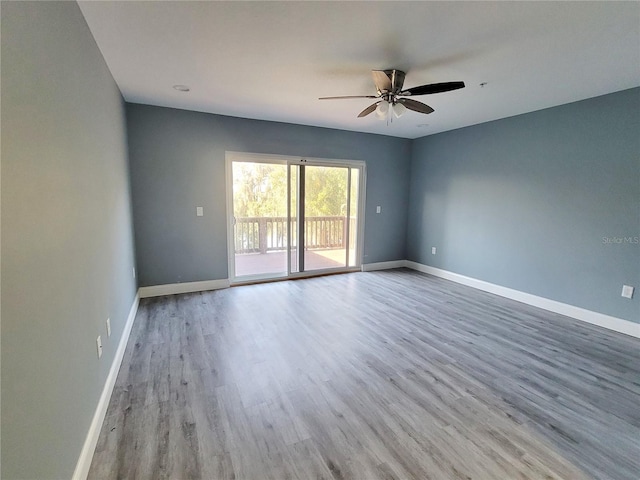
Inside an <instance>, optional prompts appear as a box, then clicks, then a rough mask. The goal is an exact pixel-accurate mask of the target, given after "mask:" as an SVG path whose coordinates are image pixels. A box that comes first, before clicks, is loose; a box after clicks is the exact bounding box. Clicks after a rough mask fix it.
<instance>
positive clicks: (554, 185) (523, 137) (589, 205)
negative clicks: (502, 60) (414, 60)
mask: <svg viewBox="0 0 640 480" xmlns="http://www.w3.org/2000/svg"><path fill="white" fill-rule="evenodd" d="M639 132H640V88H636V89H631V90H626V91H622V92H618V93H614V94H610V95H605V96H602V97H597V98H593V99H589V100H585V101H581V102H577V103H572V104H568V105H563V106H560V107H555V108H550V109H546V110H541V111H538V112H533V113H529V114H526V115H520V116H517V117H512V118H507V119H503V120H498V121H494V122H490V123H485V124H481V125H477V126H473V127H468V128H464V129H460V130H455V131H450V132H446V133H442V134H438V135H433V136H429V137H424V138H421V139H418V140H416V141H414V143H413V145H412V167H411V190H410V201H409V203H410V210H409V220H408V226H409V227H408V234H407V255H408V259H409V260H413V261H416V262H420V263H422V264H425V265H430V266H433V267H437V268H442V269H445V270H449V271H452V272H456V273H459V274H462V275H467V276H469V277H473V278H477V279H481V280H485V281H488V282H491V283H494V284H498V285H503V286H506V287H510V288H513V289H516V290H520V291H523V292H528V293H531V294H534V295H539V296H541V297H545V298H549V299H553V300H557V301H560V302H564V303H567V304H570V305H575V306H579V307H582V308H586V309H588V310H592V311H595V312H601V313H604V314H608V315H612V316H615V317H619V318H623V319H627V320H631V321H635V322H638V321H640V291H636V294H635V297H634V299H633V300H628V299H625V298H622V297H621V296H620V293H621V290H622V285H623V284H628V285H634V286H635V287H636V289H640V245H639V244H638V237H639V236H640V135H639ZM605 237H606V238H612V237H618V238H619V239H622V238H625V237H627V239H628V237H631V242H624V241H623V243H605V241H604V240H603V238H605ZM432 246H436V247H437V254H436V255H435V256H434V255H431V247H432Z"/></svg>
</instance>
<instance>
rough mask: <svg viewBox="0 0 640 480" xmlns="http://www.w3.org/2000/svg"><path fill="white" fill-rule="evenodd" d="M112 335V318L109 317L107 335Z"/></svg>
mask: <svg viewBox="0 0 640 480" xmlns="http://www.w3.org/2000/svg"><path fill="white" fill-rule="evenodd" d="M110 336H111V319H110V318H108V317H107V337H110Z"/></svg>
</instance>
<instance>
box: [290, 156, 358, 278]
mask: <svg viewBox="0 0 640 480" xmlns="http://www.w3.org/2000/svg"><path fill="white" fill-rule="evenodd" d="M301 168H302V169H304V172H303V173H302V175H301V180H300V181H301V183H302V182H304V189H303V190H304V195H301V198H304V203H303V209H304V239H303V241H304V265H303V269H304V271H311V270H326V269H333V268H340V267H342V268H344V267H346V266H347V248H348V223H347V222H348V216H347V215H348V210H349V208H348V206H349V188H348V184H349V168H345V167H329V166H314V165H308V166H303V167H301Z"/></svg>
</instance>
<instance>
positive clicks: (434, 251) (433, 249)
mask: <svg viewBox="0 0 640 480" xmlns="http://www.w3.org/2000/svg"><path fill="white" fill-rule="evenodd" d="M435 254H436V247H431V255H435Z"/></svg>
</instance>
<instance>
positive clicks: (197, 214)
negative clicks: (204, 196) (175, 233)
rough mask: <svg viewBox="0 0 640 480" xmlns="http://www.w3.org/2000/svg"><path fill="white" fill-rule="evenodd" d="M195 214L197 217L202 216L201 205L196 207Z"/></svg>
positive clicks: (202, 209)
mask: <svg viewBox="0 0 640 480" xmlns="http://www.w3.org/2000/svg"><path fill="white" fill-rule="evenodd" d="M196 216H197V217H202V216H204V208H202V207H196Z"/></svg>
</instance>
